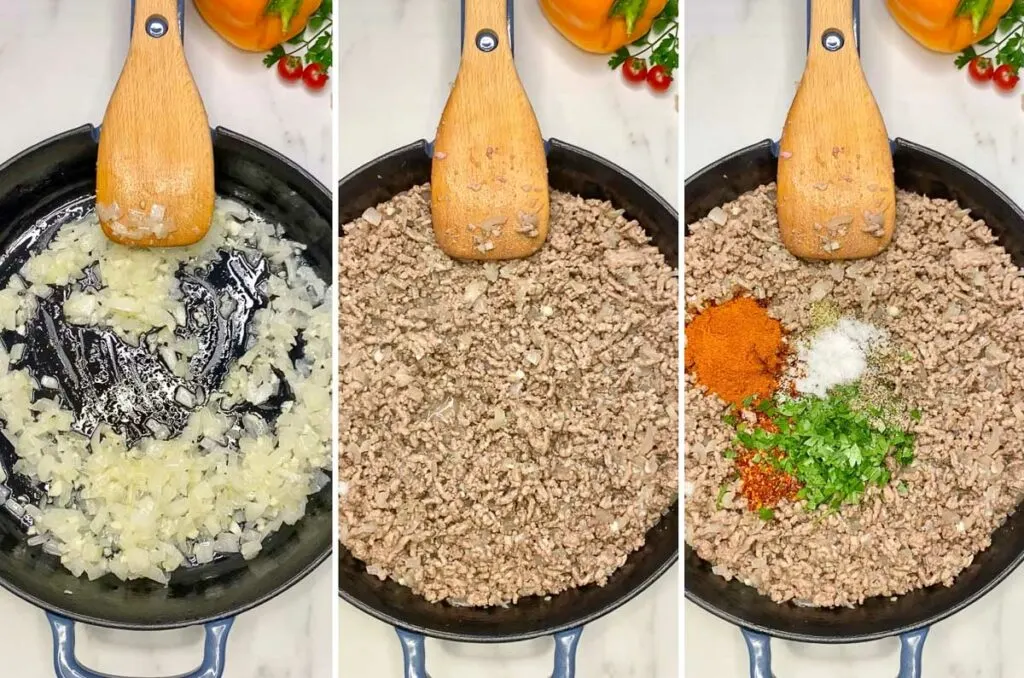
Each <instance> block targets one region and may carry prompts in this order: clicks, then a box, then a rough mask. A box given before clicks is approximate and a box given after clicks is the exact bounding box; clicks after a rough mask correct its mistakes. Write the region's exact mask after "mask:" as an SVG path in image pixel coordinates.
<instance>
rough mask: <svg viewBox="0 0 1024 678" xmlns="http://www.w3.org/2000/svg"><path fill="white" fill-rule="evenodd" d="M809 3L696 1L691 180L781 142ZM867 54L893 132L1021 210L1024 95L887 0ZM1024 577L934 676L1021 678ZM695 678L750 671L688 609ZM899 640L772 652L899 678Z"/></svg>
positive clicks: (954, 625) (718, 628)
mask: <svg viewBox="0 0 1024 678" xmlns="http://www.w3.org/2000/svg"><path fill="white" fill-rule="evenodd" d="M805 4H806V3H803V2H794V1H792V0H759V1H758V2H751V1H750V0H745V1H744V0H718V2H714V3H711V2H687V3H685V7H686V9H685V39H686V46H685V54H686V57H685V73H686V94H687V96H686V98H685V105H684V111H683V115H684V125H685V135H686V136H685V148H686V154H685V168H684V170H683V174H684V176H688V175H690V174H692V173H694V172H696V171H697V170H699V169H700V168H701V167H704V166H706V165H707V164H709V163H711V162H714V161H715V160H717V159H718V158H720V157H722V156H724V155H726V154H728V153H730V152H732V151H735V150H737V149H739V148H742V147H744V146H747V145H748V144H751V143H754V142H757V141H760V140H762V139H765V138H769V137H770V138H774V139H777V138H778V136H779V133H780V132H781V129H782V124H783V121H784V120H785V117H786V112H787V111H788V109H789V105H790V102H791V101H792V97H793V94H794V93H795V91H796V83H797V81H798V80H799V78H800V74H801V72H802V70H803V58H804V45H805V43H804V41H805V13H804V12H805ZM861 7H862V22H861V57H862V60H863V64H864V70H865V73H866V75H867V78H868V81H869V82H870V84H871V86H872V88H873V90H874V93H875V98H876V99H877V101H878V104H879V107H880V108H881V111H882V115H883V116H884V117H885V121H886V126H887V129H888V131H889V135H890V136H892V137H903V138H905V139H908V140H910V141H914V142H917V143H919V144H923V145H925V146H928V147H930V148H933V149H935V150H937V151H939V152H941V153H944V154H946V155H948V156H950V157H952V158H953V159H955V160H958V161H959V162H961V163H963V164H965V165H966V166H968V167H970V168H971V169H973V170H975V171H976V172H978V173H979V174H981V175H982V176H984V177H986V178H987V179H988V180H989V181H991V182H993V183H994V184H995V185H996V186H997V187H998V188H1000V189H1002V190H1003V191H1004V192H1006V193H1007V194H1008V195H1009V196H1010V198H1011V199H1013V200H1014V201H1015V202H1017V203H1018V204H1024V182H1022V181H1020V169H1021V157H1022V154H1024V143H1022V142H1024V140H1022V138H1021V132H1020V127H1021V123H1022V116H1024V113H1022V111H1021V102H1022V98H1021V92H1022V91H1024V90H1021V89H1018V90H1017V92H1016V93H1012V94H1009V95H999V94H996V93H995V91H994V90H993V89H992V88H980V87H977V86H975V85H973V84H972V83H970V82H968V80H967V75H966V73H963V72H958V71H957V70H956V69H955V68H954V67H953V65H952V57H950V56H948V55H939V54H933V53H930V52H927V51H926V50H924V49H923V48H922V47H920V46H918V45H917V43H915V42H914V41H913V40H911V39H910V38H909V37H908V36H907V35H905V34H904V33H903V31H902V30H901V29H900V28H899V26H898V25H896V24H895V22H893V21H892V20H891V19H890V17H889V16H888V13H887V11H886V10H885V7H884V4H883V3H881V2H862V3H861ZM1022 603H1024V571H1018V572H1017V573H1015V574H1014V575H1011V576H1010V578H1009V579H1008V580H1007V581H1005V582H1004V583H1002V584H1001V585H1000V586H999V588H997V589H996V590H995V591H993V592H992V593H990V594H989V595H987V596H986V597H985V598H983V599H982V600H981V601H980V602H978V603H975V604H974V605H973V606H971V607H969V608H968V609H966V610H964V611H962V612H960V613H959V614H957V615H956V616H954V617H952V618H950V619H948V620H947V621H944V622H942V623H940V624H937V625H936V626H935V627H934V628H932V630H931V632H930V634H929V636H928V640H927V642H926V643H925V649H924V675H925V676H927V678H968V677H970V678H997V677H1002V676H1021V675H1024V656H1022V654H1021V653H1020V651H1019V649H1018V648H1019V642H1018V638H1017V636H1018V634H1017V631H1019V630H1020V629H1021V628H1022V624H1024V614H1022V613H1021V609H1024V608H1022ZM685 620H686V621H685V627H686V628H685V634H684V636H685V647H686V650H685V653H684V655H685V657H684V666H685V671H686V676H687V677H688V678H720V677H725V676H730V677H731V676H736V677H739V676H745V675H747V655H746V649H745V647H744V644H743V639H742V638H741V637H740V634H739V632H738V631H737V630H736V629H735V627H732V626H730V625H729V624H726V623H725V622H723V621H721V620H719V619H717V618H715V617H713V616H711V615H709V614H707V613H705V612H703V611H702V610H700V609H699V608H697V607H696V606H694V605H692V604H687V605H686V609H685ZM898 648H899V646H898V643H897V641H896V640H894V639H888V640H885V641H879V642H873V643H865V644H861V645H847V646H822V645H817V646H815V645H800V644H795V643H789V642H778V641H776V642H775V643H774V644H773V652H774V660H775V673H776V675H778V676H779V677H780V678H816V677H817V676H822V675H829V676H832V677H833V678H863V677H865V676H890V675H894V674H895V673H896V670H897V662H898V659H897V658H898Z"/></svg>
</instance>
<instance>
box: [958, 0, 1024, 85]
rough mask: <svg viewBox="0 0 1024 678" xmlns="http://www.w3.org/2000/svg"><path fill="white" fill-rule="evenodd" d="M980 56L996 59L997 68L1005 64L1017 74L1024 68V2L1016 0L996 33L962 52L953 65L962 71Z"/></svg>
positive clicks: (1001, 20)
mask: <svg viewBox="0 0 1024 678" xmlns="http://www.w3.org/2000/svg"><path fill="white" fill-rule="evenodd" d="M1000 36H1001V37H1000ZM979 48H980V50H981V51H979ZM993 52H995V56H992V53H993ZM979 56H981V57H988V58H992V59H995V62H996V65H997V66H1002V65H1004V64H1005V65H1007V66H1009V67H1010V68H1012V69H1013V71H1014V72H1015V73H1016V72H1017V71H1019V70H1020V69H1021V68H1024V0H1014V2H1013V4H1012V5H1010V9H1008V10H1006V14H1004V15H1003V18H1002V19H1000V20H999V27H998V28H997V29H996V30H995V32H994V33H992V35H990V36H988V37H987V38H985V39H984V40H979V41H978V42H977V43H976V44H974V45H971V46H970V47H968V48H967V49H965V50H964V51H962V52H960V54H959V55H957V57H956V60H955V61H954V62H953V63H954V64H955V65H956V67H957V68H960V69H962V68H963V67H964V66H966V65H967V64H969V63H971V60H972V59H974V58H975V57H979Z"/></svg>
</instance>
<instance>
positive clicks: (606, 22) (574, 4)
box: [539, 0, 668, 54]
mask: <svg viewBox="0 0 1024 678" xmlns="http://www.w3.org/2000/svg"><path fill="white" fill-rule="evenodd" d="M539 2H540V8H541V9H542V10H543V11H544V16H546V17H547V19H548V21H549V22H550V23H551V25H552V26H554V27H555V29H557V30H558V32H559V33H561V34H562V36H563V37H565V39H566V40H568V41H569V42H571V43H572V44H574V45H576V46H577V47H579V48H580V49H582V50H585V51H587V52H593V53H595V54H611V53H612V52H614V51H615V50H617V49H618V48H620V47H625V46H626V45H628V44H630V43H631V42H633V41H634V40H636V39H637V38H639V37H640V36H642V35H644V34H645V33H647V31H649V30H650V29H651V24H652V23H654V19H655V17H657V16H658V15H659V14H661V11H662V10H663V9H665V5H666V4H668V0H539Z"/></svg>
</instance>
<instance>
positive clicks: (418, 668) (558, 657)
mask: <svg viewBox="0 0 1024 678" xmlns="http://www.w3.org/2000/svg"><path fill="white" fill-rule="evenodd" d="M395 633H397V634H398V640H399V642H401V643H402V658H403V660H404V661H403V664H404V674H403V675H404V676H405V678H430V675H429V674H428V673H427V655H426V638H424V637H423V634H421V633H416V632H414V631H407V630H405V629H400V628H397V627H396V628H395ZM581 635H583V627H582V626H580V627H577V628H574V629H569V630H568V631H561V632H559V633H556V634H555V636H554V637H555V669H554V673H552V674H551V678H576V648H577V647H579V643H580V636H581ZM76 678H77V677H76ZM86 678H91V677H88V676H87V677H86Z"/></svg>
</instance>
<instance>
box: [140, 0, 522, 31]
mask: <svg viewBox="0 0 1024 678" xmlns="http://www.w3.org/2000/svg"><path fill="white" fill-rule="evenodd" d="M510 1H511V0H510ZM131 16H132V23H131V26H130V27H129V33H132V32H134V31H133V30H132V29H134V28H135V0H132V15H131ZM164 18H165V19H168V20H172V19H173V18H174V17H164ZM177 19H178V34H179V35H180V36H181V39H182V40H184V39H185V0H178V16H177Z"/></svg>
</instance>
